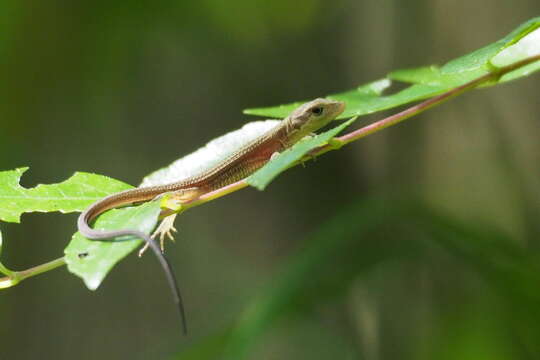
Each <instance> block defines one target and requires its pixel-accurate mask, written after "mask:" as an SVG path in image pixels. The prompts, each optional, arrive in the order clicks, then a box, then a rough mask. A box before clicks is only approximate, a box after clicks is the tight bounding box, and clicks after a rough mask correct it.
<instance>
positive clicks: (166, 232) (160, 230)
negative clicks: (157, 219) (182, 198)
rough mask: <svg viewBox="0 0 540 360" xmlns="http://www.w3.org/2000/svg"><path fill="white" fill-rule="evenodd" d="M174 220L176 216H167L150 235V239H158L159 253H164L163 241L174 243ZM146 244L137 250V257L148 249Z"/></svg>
mask: <svg viewBox="0 0 540 360" xmlns="http://www.w3.org/2000/svg"><path fill="white" fill-rule="evenodd" d="M175 219H176V214H172V215H169V216H167V217H166V218H165V219H163V221H161V223H160V224H159V226H158V227H157V229H156V231H154V233H153V234H152V239H156V238H158V237H159V244H160V247H161V252H165V239H166V238H169V239H170V240H171V241H173V242H174V235H173V233H175V232H178V230H176V228H175V227H174V220H175ZM148 246H149V245H148V244H144V246H143V247H142V248H141V250H139V257H141V256H142V255H143V254H144V252H145V251H146V249H148Z"/></svg>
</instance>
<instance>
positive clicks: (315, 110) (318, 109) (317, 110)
mask: <svg viewBox="0 0 540 360" xmlns="http://www.w3.org/2000/svg"><path fill="white" fill-rule="evenodd" d="M311 112H312V113H313V114H315V115H321V114H322V113H323V108H322V107H320V106H317V107H314V108H313V109H311Z"/></svg>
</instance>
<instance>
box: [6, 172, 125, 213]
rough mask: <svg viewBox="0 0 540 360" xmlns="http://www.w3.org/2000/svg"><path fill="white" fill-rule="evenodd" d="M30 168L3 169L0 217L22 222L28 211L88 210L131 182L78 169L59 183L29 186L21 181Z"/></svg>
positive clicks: (65, 211) (64, 211)
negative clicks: (90, 205) (96, 202)
mask: <svg viewBox="0 0 540 360" xmlns="http://www.w3.org/2000/svg"><path fill="white" fill-rule="evenodd" d="M26 170H28V168H27V167H24V168H19V169H15V170H8V171H0V220H2V221H6V222H16V223H18V222H20V217H21V215H22V214H24V213H28V212H36V211H38V212H51V211H60V212H62V213H69V212H75V211H82V210H84V209H85V208H86V207H87V206H88V205H89V204H91V203H92V202H94V201H96V200H97V199H100V198H102V197H104V196H106V195H108V194H110V193H113V192H118V191H122V190H125V189H128V188H129V185H127V184H125V183H123V182H121V181H118V180H114V179H111V178H109V177H106V176H102V175H96V174H89V173H83V172H78V173H75V174H74V175H73V176H72V177H70V178H69V179H67V180H66V181H64V182H61V183H58V184H49V185H43V184H41V185H38V186H36V187H34V188H30V189H26V188H24V187H22V186H21V185H20V184H19V181H20V178H21V176H22V175H23V174H24V172H25V171H26Z"/></svg>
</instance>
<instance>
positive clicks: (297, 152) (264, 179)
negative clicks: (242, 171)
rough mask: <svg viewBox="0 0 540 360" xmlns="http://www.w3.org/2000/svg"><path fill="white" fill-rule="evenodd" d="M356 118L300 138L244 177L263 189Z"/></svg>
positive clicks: (250, 183)
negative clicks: (306, 137)
mask: <svg viewBox="0 0 540 360" xmlns="http://www.w3.org/2000/svg"><path fill="white" fill-rule="evenodd" d="M354 120H356V118H353V119H350V120H349V121H347V122H344V123H343V124H341V125H339V126H336V127H335V128H333V129H331V130H328V131H326V132H324V133H321V134H319V135H315V136H313V137H310V138H308V139H305V140H302V141H300V142H298V143H297V144H295V145H294V146H293V147H291V148H290V149H288V150H286V151H284V152H282V153H281V154H279V155H278V156H276V158H275V159H272V160H271V161H269V162H268V163H267V164H266V165H265V166H263V167H262V168H261V169H259V170H258V171H257V172H255V173H254V174H253V175H251V176H250V177H248V178H247V179H246V181H247V183H248V184H249V185H251V186H254V187H256V188H257V189H259V190H264V188H265V187H266V186H268V184H269V183H270V182H271V181H272V180H273V179H274V178H275V177H276V176H278V175H279V174H280V173H282V172H283V171H285V170H286V169H287V168H289V167H290V166H291V165H292V164H294V163H295V162H297V161H298V160H300V159H301V158H302V157H303V156H304V155H306V154H307V153H308V152H309V151H310V150H312V149H314V148H316V147H318V146H321V145H324V144H326V143H327V142H328V141H329V140H330V139H332V138H333V137H334V136H336V135H337V134H339V133H340V132H341V131H342V130H343V129H345V128H346V127H347V126H349V125H350V124H351V123H352V122H353V121H354Z"/></svg>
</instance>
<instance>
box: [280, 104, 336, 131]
mask: <svg viewBox="0 0 540 360" xmlns="http://www.w3.org/2000/svg"><path fill="white" fill-rule="evenodd" d="M344 109H345V103H344V102H341V101H335V100H328V99H321V98H319V99H315V100H313V101H310V102H307V103H305V104H303V105H301V106H299V107H298V108H297V109H296V110H294V111H293V112H292V113H291V115H289V118H288V119H287V120H288V121H289V122H290V126H291V127H292V128H293V129H294V130H296V131H297V132H298V133H299V135H301V136H306V135H309V134H311V133H313V132H315V131H317V130H318V129H320V128H322V127H323V126H325V125H326V124H328V123H329V122H330V121H332V120H334V119H335V118H336V117H337V116H338V115H339V114H341V113H342V112H343V110H344Z"/></svg>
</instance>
